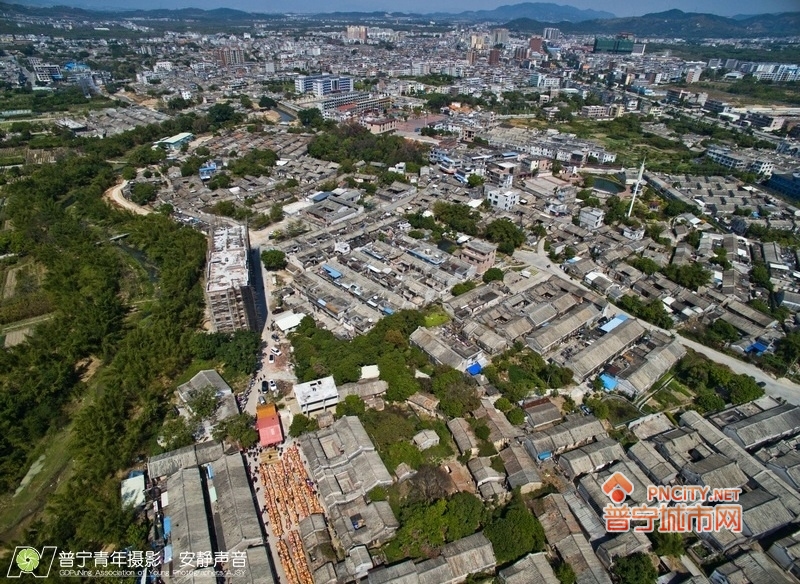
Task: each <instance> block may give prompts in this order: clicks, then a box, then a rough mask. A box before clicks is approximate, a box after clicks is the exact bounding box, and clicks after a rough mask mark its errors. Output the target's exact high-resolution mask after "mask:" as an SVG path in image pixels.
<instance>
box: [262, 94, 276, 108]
mask: <svg viewBox="0 0 800 584" xmlns="http://www.w3.org/2000/svg"><path fill="white" fill-rule="evenodd" d="M276 105H278V102H277V101H275V100H274V99H272V98H271V97H269V96H267V95H262V96H261V99H259V100H258V107H260V108H265V109H269V108H273V107H275V106H276Z"/></svg>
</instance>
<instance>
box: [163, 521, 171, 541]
mask: <svg viewBox="0 0 800 584" xmlns="http://www.w3.org/2000/svg"><path fill="white" fill-rule="evenodd" d="M171 531H172V519H170V518H169V517H164V537H167V536H168V535H169V534H170V532H171Z"/></svg>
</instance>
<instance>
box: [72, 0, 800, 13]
mask: <svg viewBox="0 0 800 584" xmlns="http://www.w3.org/2000/svg"><path fill="white" fill-rule="evenodd" d="M520 2H521V0H520ZM520 2H518V1H515V0H405V1H404V2H396V1H394V0H295V2H283V1H279V0H140V1H139V2H136V3H133V4H131V3H130V2H128V1H126V0H73V1H69V0H67V1H65V2H64V4H67V5H69V4H76V5H82V6H88V5H91V6H92V7H100V6H103V7H108V8H144V9H154V8H166V9H170V8H187V7H194V8H204V9H211V8H219V7H226V8H238V9H240V10H247V11H249V12H267V13H270V12H272V13H275V12H334V11H364V12H373V11H377V10H387V11H397V12H419V13H429V12H439V11H441V12H462V11H465V10H486V9H492V8H496V7H498V6H503V5H508V4H518V3H520ZM554 3H555V4H569V5H572V6H575V7H576V8H584V9H585V8H591V9H594V10H605V11H607V12H611V13H613V14H616V15H617V16H640V15H642V14H646V13H648V12H663V11H665V10H670V9H672V8H677V9H679V10H683V11H684V12H708V13H711V14H720V15H722V16H733V15H736V14H761V13H767V12H773V13H774V12H794V11H800V0H758V1H753V0H667V1H666V2H664V1H663V0H572V1H570V2H559V1H558V0H556V1H555V2H554Z"/></svg>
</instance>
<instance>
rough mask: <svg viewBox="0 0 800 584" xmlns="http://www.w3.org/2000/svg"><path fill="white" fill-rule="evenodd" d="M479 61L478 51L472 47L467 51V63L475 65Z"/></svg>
mask: <svg viewBox="0 0 800 584" xmlns="http://www.w3.org/2000/svg"><path fill="white" fill-rule="evenodd" d="M477 62H478V51H476V50H475V49H470V50H469V51H467V64H469V65H474V64H475V63H477Z"/></svg>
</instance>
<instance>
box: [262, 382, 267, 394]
mask: <svg viewBox="0 0 800 584" xmlns="http://www.w3.org/2000/svg"><path fill="white" fill-rule="evenodd" d="M265 391H267V382H266V380H265V381H262V382H261V393H264V392H265Z"/></svg>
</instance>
